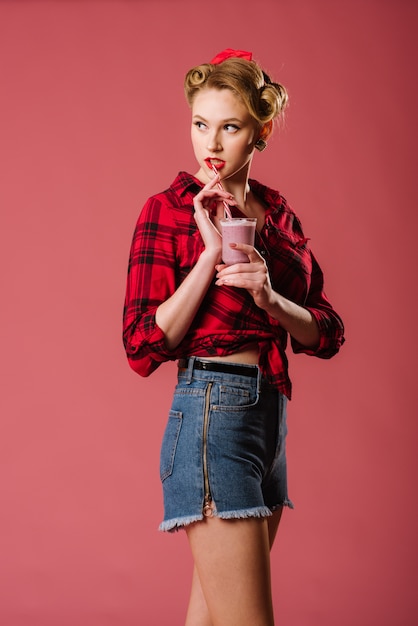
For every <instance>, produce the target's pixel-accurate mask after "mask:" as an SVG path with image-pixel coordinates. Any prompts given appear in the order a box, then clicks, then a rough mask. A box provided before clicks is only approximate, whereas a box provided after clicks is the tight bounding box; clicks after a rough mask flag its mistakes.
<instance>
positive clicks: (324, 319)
mask: <svg viewBox="0 0 418 626" xmlns="http://www.w3.org/2000/svg"><path fill="white" fill-rule="evenodd" d="M304 306H305V308H306V309H308V311H310V313H311V314H312V315H313V317H314V318H315V320H316V322H317V324H318V329H319V343H318V345H317V346H315V347H314V348H307V347H306V346H303V345H302V344H301V343H299V342H298V341H296V340H295V339H293V338H291V345H292V349H293V352H295V353H304V354H308V355H309V356H316V357H319V358H321V359H330V358H331V357H333V356H334V355H335V354H337V352H338V351H339V349H340V348H341V346H342V345H343V343H344V341H345V338H344V324H343V321H342V319H341V317H340V316H339V315H338V313H336V311H335V310H334V308H333V307H332V305H331V303H330V301H329V300H328V298H327V296H326V294H325V292H324V277H323V273H322V270H321V268H320V267H319V265H318V263H317V261H316V259H315V257H314V255H313V254H312V276H311V285H310V289H309V293H308V297H307V299H306V302H305V305H304Z"/></svg>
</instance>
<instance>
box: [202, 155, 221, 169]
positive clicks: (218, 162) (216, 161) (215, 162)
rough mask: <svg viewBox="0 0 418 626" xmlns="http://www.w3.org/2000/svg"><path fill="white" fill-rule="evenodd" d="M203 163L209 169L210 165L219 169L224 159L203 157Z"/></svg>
mask: <svg viewBox="0 0 418 626" xmlns="http://www.w3.org/2000/svg"><path fill="white" fill-rule="evenodd" d="M205 163H206V164H207V166H208V167H210V168H211V169H212V166H213V165H214V166H215V167H216V169H217V170H221V169H222V168H223V167H224V166H225V161H222V160H221V159H212V158H210V157H207V158H206V159H205Z"/></svg>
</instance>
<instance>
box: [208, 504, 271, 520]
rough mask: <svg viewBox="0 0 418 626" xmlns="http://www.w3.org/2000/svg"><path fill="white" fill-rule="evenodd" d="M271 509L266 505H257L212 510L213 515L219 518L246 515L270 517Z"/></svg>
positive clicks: (241, 517) (233, 517)
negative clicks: (229, 509)
mask: <svg viewBox="0 0 418 626" xmlns="http://www.w3.org/2000/svg"><path fill="white" fill-rule="evenodd" d="M271 514H272V513H271V509H269V508H268V507H267V506H257V507H253V508H251V509H238V510H237V511H221V512H219V511H214V513H213V515H214V517H220V518H221V519H246V518H248V517H270V515H271Z"/></svg>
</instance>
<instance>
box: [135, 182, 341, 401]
mask: <svg viewBox="0 0 418 626" xmlns="http://www.w3.org/2000/svg"><path fill="white" fill-rule="evenodd" d="M249 183H250V187H251V190H252V191H253V193H255V194H256V195H257V197H258V198H259V199H260V200H261V201H262V202H263V204H264V205H265V206H266V207H267V208H266V215H265V224H264V226H263V229H262V231H261V233H260V234H258V233H257V234H256V243H255V245H256V248H257V250H258V251H259V252H260V253H261V254H262V255H263V257H264V259H265V261H266V263H267V266H268V269H269V273H270V279H271V283H272V286H273V289H274V290H275V291H277V292H279V293H280V294H282V295H283V296H285V297H286V298H288V299H289V300H292V301H293V302H296V303H297V304H300V305H301V306H304V307H306V308H307V309H309V311H310V312H311V313H312V315H313V316H314V317H315V319H316V321H317V323H318V327H319V332H320V342H319V345H318V346H317V347H316V348H315V349H311V348H306V347H304V346H302V345H301V344H299V343H298V342H297V341H295V340H294V339H293V338H291V344H292V349H293V350H294V352H304V353H306V354H310V355H313V356H317V357H321V358H330V357H332V356H333V355H334V354H336V352H338V350H339V348H340V346H341V345H342V343H343V341H344V337H343V332H344V327H343V323H342V320H341V318H340V317H339V316H338V315H337V313H336V312H335V311H334V309H333V308H332V306H331V304H330V302H329V301H328V299H327V297H326V295H325V293H324V290H323V275H322V272H321V269H320V267H319V266H318V263H317V262H316V260H315V257H314V256H313V254H312V252H311V251H310V249H309V247H308V245H307V241H308V240H307V238H306V237H304V235H303V232H302V228H301V225H300V222H299V220H298V218H297V217H296V215H295V213H294V212H293V210H292V209H291V208H290V207H289V205H288V204H287V202H286V200H285V199H284V198H283V196H281V195H280V194H279V193H278V192H277V191H274V190H273V189H269V188H268V187H265V186H263V185H261V184H260V183H258V182H257V181H255V180H250V181H249ZM201 188H202V184H201V183H200V182H199V181H198V180H197V179H196V178H194V177H193V176H191V175H190V174H187V173H186V172H180V173H179V175H178V176H177V178H176V179H175V180H174V182H173V183H172V185H171V186H170V187H169V188H168V189H167V190H166V191H164V192H162V193H159V194H157V195H155V196H153V197H151V198H149V199H148V201H147V202H146V204H145V206H144V208H143V210H142V212H141V214H140V216H139V218H138V222H137V225H136V229H135V234H134V237H133V242H132V247H131V253H130V260H129V269H128V280H127V289H126V299H125V308H124V324H123V337H124V345H125V348H126V353H127V356H128V360H129V363H130V365H131V367H132V368H133V369H134V370H135V371H136V372H137V373H138V374H140V375H141V376H148V375H149V374H151V372H153V371H154V370H155V369H156V368H157V367H158V366H159V365H160V364H161V363H162V362H163V361H168V360H174V359H178V358H180V357H185V356H191V355H195V356H200V357H207V356H224V355H227V354H232V353H234V352H237V351H239V350H242V349H244V348H246V347H248V346H249V345H250V344H253V343H254V342H257V343H258V344H259V346H260V359H259V366H260V368H261V371H262V373H263V374H264V376H266V378H267V379H268V380H269V381H270V382H271V383H272V384H274V385H275V386H276V387H277V388H278V389H279V390H280V391H281V392H282V393H284V394H285V395H287V396H288V397H289V398H290V396H291V382H290V379H289V375H288V365H287V357H286V354H285V349H286V344H287V332H286V331H285V330H284V329H283V328H281V326H280V324H279V322H278V321H277V320H275V319H273V318H272V317H270V316H269V315H268V314H267V313H266V312H265V311H263V310H262V309H260V308H259V307H257V306H256V305H255V304H254V301H253V299H252V297H251V296H250V294H249V293H248V292H247V291H246V290H245V289H237V288H235V287H227V286H222V287H217V286H215V284H214V281H213V283H212V285H211V286H210V287H209V289H208V291H207V293H206V296H205V298H204V300H203V302H202V304H201V306H200V309H199V311H198V313H197V315H196V317H195V318H194V320H193V323H192V325H191V326H190V328H189V330H188V332H187V334H186V336H185V337H184V339H183V341H182V342H181V343H180V344H179V345H178V346H177V348H176V349H175V350H168V349H167V347H166V345H165V342H164V334H163V332H162V330H161V329H160V328H159V327H158V326H157V324H156V323H155V311H156V309H157V307H158V306H159V305H160V304H161V303H162V302H164V301H165V300H166V299H167V298H168V297H169V296H171V294H172V293H173V292H174V291H175V290H176V289H177V287H178V286H179V285H180V283H181V282H182V280H183V279H184V278H185V276H187V274H188V273H189V272H190V270H191V269H192V267H193V266H194V265H195V263H196V261H197V259H198V257H199V255H200V254H201V252H202V250H203V241H202V238H201V236H200V233H199V230H198V228H197V226H196V223H195V221H194V217H193V213H194V207H193V197H194V196H195V195H196V193H198V191H199V190H200V189H201ZM233 212H235V213H236V214H237V215H240V212H239V210H238V209H235V208H233ZM214 276H215V274H214Z"/></svg>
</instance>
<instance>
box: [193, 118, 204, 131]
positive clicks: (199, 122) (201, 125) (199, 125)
mask: <svg viewBox="0 0 418 626" xmlns="http://www.w3.org/2000/svg"><path fill="white" fill-rule="evenodd" d="M194 125H195V126H196V128H198V129H199V130H204V129H205V128H206V124H204V123H203V122H201V121H200V120H197V121H196V122H194Z"/></svg>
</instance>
